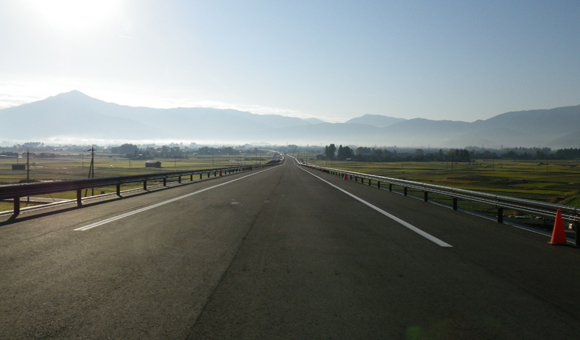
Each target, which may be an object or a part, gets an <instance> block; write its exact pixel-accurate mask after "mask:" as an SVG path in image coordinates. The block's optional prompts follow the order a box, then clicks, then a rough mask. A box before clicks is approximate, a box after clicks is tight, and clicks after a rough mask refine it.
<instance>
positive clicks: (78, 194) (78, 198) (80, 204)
mask: <svg viewBox="0 0 580 340" xmlns="http://www.w3.org/2000/svg"><path fill="white" fill-rule="evenodd" d="M82 192H83V191H82V190H81V189H77V206H79V207H80V206H82V205H83V201H82V196H83V193H82Z"/></svg>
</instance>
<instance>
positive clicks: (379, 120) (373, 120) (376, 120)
mask: <svg viewBox="0 0 580 340" xmlns="http://www.w3.org/2000/svg"><path fill="white" fill-rule="evenodd" d="M404 120H405V119H403V118H394V117H387V116H381V115H369V114H366V115H364V116H361V117H356V118H352V119H350V120H347V121H346V123H347V124H365V125H371V126H377V127H387V126H391V125H393V124H396V123H398V122H402V121H404Z"/></svg>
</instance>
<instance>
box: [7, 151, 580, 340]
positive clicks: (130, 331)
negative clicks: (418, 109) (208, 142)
mask: <svg viewBox="0 0 580 340" xmlns="http://www.w3.org/2000/svg"><path fill="white" fill-rule="evenodd" d="M323 180H324V181H323ZM325 181H326V182H325ZM332 185H334V186H337V187H339V188H340V189H342V190H345V191H347V192H348V193H350V194H351V195H354V196H356V197H357V198H359V199H360V200H357V199H355V198H354V197H352V196H349V195H347V194H346V193H344V192H342V191H340V190H339V189H337V188H336V187H334V186H332ZM361 200H362V201H364V202H362V201H361ZM365 202H367V203H368V204H371V205H372V206H373V207H374V208H372V207H370V206H369V205H368V204H365ZM375 208H376V209H375ZM385 214H387V215H389V214H390V215H391V217H389V216H387V215H385ZM119 216H121V217H122V216H125V217H122V218H116V219H111V218H114V217H119ZM392 217H395V218H399V219H401V220H400V221H399V222H397V221H395V220H393V219H392ZM7 219H8V218H7V217H0V268H1V270H2V274H1V276H0V338H2V339H14V338H23V339H24V338H66V339H70V338H73V339H74V338H89V339H93V338H94V339H107V338H109V339H123V338H141V339H143V338H149V339H160V338H169V339H211V338H213V339H572V338H577V337H578V334H580V321H579V320H580V309H579V308H578V305H579V303H580V284H579V283H580V250H578V249H576V248H573V247H567V246H551V245H548V244H547V242H548V241H549V240H548V239H547V238H546V237H544V236H541V235H536V234H533V233H529V232H525V231H522V230H519V229H516V228H512V227H509V226H505V225H500V224H497V223H495V222H493V221H488V220H485V219H481V218H477V217H474V216H470V215H467V214H464V213H461V212H456V211H452V210H450V209H446V208H443V207H439V206H436V205H433V204H428V203H424V202H422V201H421V200H416V199H413V198H410V197H403V196H401V195H399V194H395V193H389V192H386V191H384V190H378V189H377V188H371V187H369V186H367V185H361V184H359V183H354V182H351V181H344V180H343V179H341V178H340V177H335V176H331V175H329V174H322V173H319V172H316V171H312V170H304V169H302V168H300V167H298V166H296V165H294V164H293V162H292V160H288V161H287V162H286V163H285V164H283V165H281V166H278V167H273V168H270V169H269V170H266V171H261V170H259V171H253V172H246V173H242V174H236V175H232V176H227V177H223V178H217V179H213V178H212V179H211V180H207V181H203V182H198V183H195V184H190V185H183V186H179V187H174V188H171V189H166V190H160V191H156V192H153V193H149V194H145V195H135V196H133V197H129V198H124V199H109V200H108V201H100V202H94V203H91V204H89V205H85V206H84V207H83V208H80V209H77V208H74V206H72V205H71V206H70V208H68V209H67V208H66V207H60V208H59V209H58V210H54V211H52V210H46V209H44V210H39V211H38V212H27V213H23V214H22V215H20V216H19V217H18V218H17V219H16V220H15V221H7ZM108 219H110V220H109V222H107V223H103V221H107V220H108ZM401 222H402V223H403V224H405V225H403V224H401ZM84 227H91V228H90V229H86V230H84V231H82V230H75V229H79V228H81V229H84ZM409 227H411V228H413V227H416V228H418V229H420V230H421V231H422V232H424V233H427V235H424V236H423V235H421V234H419V233H417V232H416V231H413V230H411V229H409ZM429 237H431V238H429ZM434 240H435V241H434ZM437 240H438V241H440V242H443V243H437ZM442 244H443V245H450V246H451V247H448V246H442Z"/></svg>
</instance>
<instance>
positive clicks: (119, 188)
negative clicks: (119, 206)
mask: <svg viewBox="0 0 580 340" xmlns="http://www.w3.org/2000/svg"><path fill="white" fill-rule="evenodd" d="M117 196H119V197H121V184H120V183H119V184H117Z"/></svg>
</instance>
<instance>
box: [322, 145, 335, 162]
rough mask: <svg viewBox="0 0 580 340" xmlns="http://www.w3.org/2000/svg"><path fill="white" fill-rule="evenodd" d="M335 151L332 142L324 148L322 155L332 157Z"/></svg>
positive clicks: (327, 157)
mask: <svg viewBox="0 0 580 340" xmlns="http://www.w3.org/2000/svg"><path fill="white" fill-rule="evenodd" d="M335 153H336V146H335V145H334V144H330V145H329V146H327V147H325V148H324V155H325V156H326V159H334V155H335Z"/></svg>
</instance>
